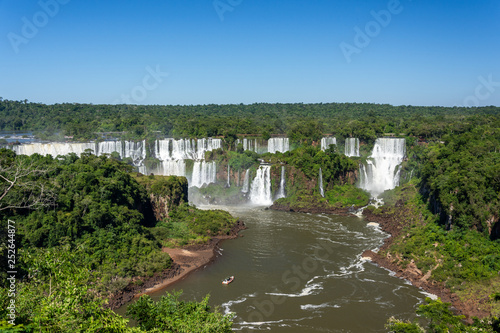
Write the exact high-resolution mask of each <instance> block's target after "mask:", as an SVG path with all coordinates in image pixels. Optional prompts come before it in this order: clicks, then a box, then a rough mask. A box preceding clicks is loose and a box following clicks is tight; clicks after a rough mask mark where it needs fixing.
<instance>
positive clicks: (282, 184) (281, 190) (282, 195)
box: [276, 166, 286, 199]
mask: <svg viewBox="0 0 500 333" xmlns="http://www.w3.org/2000/svg"><path fill="white" fill-rule="evenodd" d="M285 185H286V183H285V166H281V181H280V188H279V191H278V194H277V195H276V199H281V198H285V197H286V194H285Z"/></svg>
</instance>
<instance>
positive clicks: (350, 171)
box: [271, 146, 370, 211]
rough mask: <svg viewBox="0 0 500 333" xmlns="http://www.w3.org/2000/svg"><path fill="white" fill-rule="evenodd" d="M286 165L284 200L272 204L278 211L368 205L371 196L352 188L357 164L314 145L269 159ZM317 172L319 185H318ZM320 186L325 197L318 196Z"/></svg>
mask: <svg viewBox="0 0 500 333" xmlns="http://www.w3.org/2000/svg"><path fill="white" fill-rule="evenodd" d="M274 160H277V161H279V162H281V163H284V164H285V165H286V179H287V183H286V198H281V199H278V200H276V201H275V203H274V205H275V207H276V208H279V209H286V210H292V211H307V210H308V209H309V210H311V211H316V210H318V209H322V210H325V211H328V210H331V211H335V210H338V209H346V208H349V207H351V206H353V205H354V206H356V207H362V206H365V205H368V203H369V201H370V195H369V194H368V193H367V192H365V191H364V190H362V189H360V188H357V187H356V186H355V184H356V180H357V172H358V169H359V164H358V162H357V161H356V160H354V159H351V158H348V157H346V156H345V155H343V154H339V153H337V152H336V148H335V146H331V147H330V148H329V149H327V150H325V151H322V150H321V149H319V148H318V147H314V146H302V147H299V148H297V149H295V150H292V151H289V152H286V153H283V154H280V153H278V154H276V156H275V157H273V158H272V159H271V161H272V162H275V161H274ZM320 172H321V180H322V184H320V181H319V179H320ZM320 185H322V190H323V194H324V196H322V195H321V189H320Z"/></svg>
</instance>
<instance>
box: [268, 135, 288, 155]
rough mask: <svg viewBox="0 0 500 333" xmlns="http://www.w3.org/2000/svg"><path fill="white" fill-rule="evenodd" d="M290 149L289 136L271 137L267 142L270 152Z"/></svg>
mask: <svg viewBox="0 0 500 333" xmlns="http://www.w3.org/2000/svg"><path fill="white" fill-rule="evenodd" d="M289 150H290V141H289V139H288V138H271V139H269V141H268V142H267V151H268V152H269V153H272V154H274V153H276V152H280V153H284V152H287V151H289Z"/></svg>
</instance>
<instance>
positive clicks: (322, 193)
mask: <svg viewBox="0 0 500 333" xmlns="http://www.w3.org/2000/svg"><path fill="white" fill-rule="evenodd" d="M318 182H319V194H321V196H322V197H323V198H324V197H325V190H324V189H323V174H322V173H321V168H319V181H318Z"/></svg>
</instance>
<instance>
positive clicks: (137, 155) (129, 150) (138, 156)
mask: <svg viewBox="0 0 500 333" xmlns="http://www.w3.org/2000/svg"><path fill="white" fill-rule="evenodd" d="M124 143H125V149H124V151H123V155H122V158H127V157H130V158H131V159H132V161H133V163H134V165H135V166H141V165H142V164H143V163H142V162H143V161H144V160H145V159H146V140H143V141H141V142H133V141H125V142H124Z"/></svg>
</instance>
